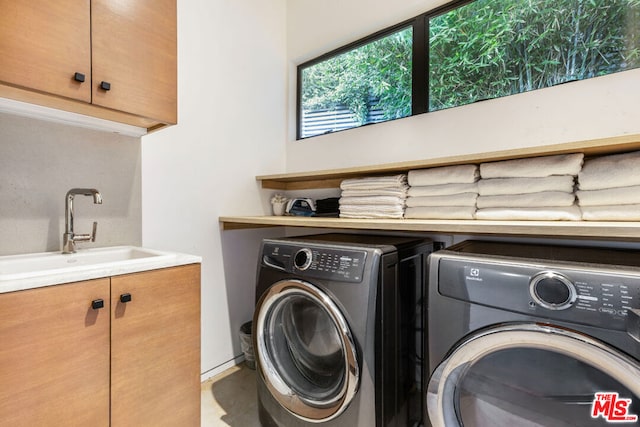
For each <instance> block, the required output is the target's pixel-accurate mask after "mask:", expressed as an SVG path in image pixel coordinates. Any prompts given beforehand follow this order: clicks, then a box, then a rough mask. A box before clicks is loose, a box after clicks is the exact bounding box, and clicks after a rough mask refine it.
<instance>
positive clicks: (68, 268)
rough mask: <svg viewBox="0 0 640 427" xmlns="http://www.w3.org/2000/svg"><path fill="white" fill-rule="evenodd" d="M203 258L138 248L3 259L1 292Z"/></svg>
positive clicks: (111, 248) (11, 256) (82, 250)
mask: <svg viewBox="0 0 640 427" xmlns="http://www.w3.org/2000/svg"><path fill="white" fill-rule="evenodd" d="M200 261H201V259H200V258H199V257H194V256H191V255H183V254H176V253H172V252H162V251H157V250H153V249H146V248H139V247H135V246H115V247H108V248H93V249H80V250H78V252H76V253H74V254H62V253H61V252H43V253H35V254H24V255H9V256H0V292H8V291H11V290H17V289H26V288H31V287H38V286H46V285H53V284H58V283H67V282H73V281H78V280H87V279H92V278H97V277H107V276H113V275H117V274H125V273H132V272H136V271H144V270H151V269H155V268H163V267H170V266H175V265H182V264H188V263H194V262H200Z"/></svg>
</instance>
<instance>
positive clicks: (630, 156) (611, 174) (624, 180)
mask: <svg viewBox="0 0 640 427" xmlns="http://www.w3.org/2000/svg"><path fill="white" fill-rule="evenodd" d="M578 184H579V187H580V190H601V189H603V188H615V187H629V186H632V185H640V151H634V152H632V153H624V154H613V155H611V156H603V157H596V158H593V159H587V160H586V161H585V162H584V167H583V168H582V171H581V172H580V174H579V175H578Z"/></svg>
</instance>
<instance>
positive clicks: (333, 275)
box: [262, 243, 367, 282]
mask: <svg viewBox="0 0 640 427" xmlns="http://www.w3.org/2000/svg"><path fill="white" fill-rule="evenodd" d="M366 258H367V252H366V251H358V250H350V249H339V248H329V247H326V246H323V247H314V246H297V245H287V244H274V243H267V244H265V245H264V246H263V250H262V263H263V264H264V265H265V266H268V267H271V268H276V269H278V270H282V271H286V272H288V273H293V274H298V275H300V276H304V277H312V278H317V279H325V280H333V281H341V282H361V281H362V276H363V273H364V267H365V261H366Z"/></svg>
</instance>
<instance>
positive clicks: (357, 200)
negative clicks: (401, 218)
mask: <svg viewBox="0 0 640 427" xmlns="http://www.w3.org/2000/svg"><path fill="white" fill-rule="evenodd" d="M404 203H405V198H404V197H394V196H362V197H340V200H339V204H340V206H344V205H376V206H377V205H401V206H404Z"/></svg>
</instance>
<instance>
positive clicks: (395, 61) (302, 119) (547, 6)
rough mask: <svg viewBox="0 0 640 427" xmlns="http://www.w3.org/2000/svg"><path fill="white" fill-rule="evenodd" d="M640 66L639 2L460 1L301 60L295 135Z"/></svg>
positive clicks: (543, 86) (360, 123) (340, 127)
mask: <svg viewBox="0 0 640 427" xmlns="http://www.w3.org/2000/svg"><path fill="white" fill-rule="evenodd" d="M638 67H640V0H607V1H595V0H555V1H548V0H476V1H468V0H467V1H457V2H453V3H451V4H449V5H446V6H444V7H442V8H439V9H436V10H434V11H431V12H427V13H425V14H423V15H420V16H418V17H416V18H414V19H412V20H410V21H407V22H406V23H404V24H400V25H398V26H396V27H394V28H390V29H387V30H384V31H383V32H380V33H377V34H375V35H372V36H370V37H367V38H365V39H364V40H360V41H358V42H356V43H354V44H352V45H349V46H345V47H344V48H341V49H339V50H337V51H334V52H331V53H329V54H327V55H323V56H322V57H320V58H317V59H315V60H313V61H310V62H308V63H305V64H302V65H300V66H299V67H298V139H301V138H307V137H310V136H315V135H320V134H324V133H330V132H335V131H338V130H344V129H349V128H353V127H357V126H362V125H365V124H370V123H378V122H381V121H386V120H392V119H396V118H401V117H406V116H409V115H416V114H421V113H424V112H428V111H436V110H441V109H445V108H451V107H457V106H461V105H465V104H469V103H472V102H477V101H482V100H486V99H493V98H499V97H502V96H508V95H512V94H516V93H522V92H527V91H530V90H535V89H541V88H545V87H550V86H554V85H557V84H562V83H567V82H571V81H575V80H583V79H588V78H591V77H597V76H601V75H606V74H611V73H615V72H619V71H624V70H629V69H633V68H638Z"/></svg>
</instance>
